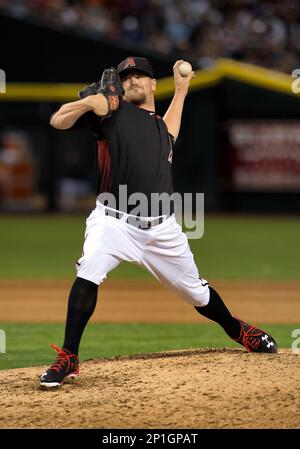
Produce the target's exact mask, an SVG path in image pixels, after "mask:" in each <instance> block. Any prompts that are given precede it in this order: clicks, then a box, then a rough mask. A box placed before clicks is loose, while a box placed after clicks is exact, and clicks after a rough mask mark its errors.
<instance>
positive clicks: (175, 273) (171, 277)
mask: <svg viewBox="0 0 300 449" xmlns="http://www.w3.org/2000/svg"><path fill="white" fill-rule="evenodd" d="M148 232H150V238H149V239H148V243H147V245H146V248H145V251H144V253H143V259H142V264H143V265H144V267H145V268H146V269H147V270H148V271H149V272H150V273H152V274H153V276H155V278H156V279H158V280H159V281H160V282H161V283H162V284H163V285H165V286H166V287H167V288H169V289H171V290H172V291H174V292H175V293H176V294H177V295H178V296H179V297H180V298H182V299H184V300H185V301H187V302H188V303H190V304H192V305H193V306H205V305H207V304H208V302H209V288H208V286H209V284H208V282H207V281H206V280H205V279H201V278H200V277H199V272H198V268H197V266H196V264H195V261H194V256H193V254H192V252H191V249H190V246H189V243H188V240H187V237H186V235H185V234H184V233H183V232H182V229H181V227H180V226H179V225H178V224H177V222H176V220H175V217H174V216H172V217H170V218H169V219H168V220H166V221H165V222H163V223H162V224H161V225H158V226H155V227H154V228H153V229H151V230H150V231H148Z"/></svg>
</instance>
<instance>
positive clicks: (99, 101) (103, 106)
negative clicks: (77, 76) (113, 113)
mask: <svg viewBox="0 0 300 449" xmlns="http://www.w3.org/2000/svg"><path fill="white" fill-rule="evenodd" d="M82 101H84V102H85V103H86V104H87V105H88V106H89V109H90V110H91V111H93V112H94V114H96V115H99V116H105V115H107V113H108V104H107V100H106V98H105V97H104V95H103V94H101V93H99V94H96V95H89V96H88V97H86V98H84V100H82Z"/></svg>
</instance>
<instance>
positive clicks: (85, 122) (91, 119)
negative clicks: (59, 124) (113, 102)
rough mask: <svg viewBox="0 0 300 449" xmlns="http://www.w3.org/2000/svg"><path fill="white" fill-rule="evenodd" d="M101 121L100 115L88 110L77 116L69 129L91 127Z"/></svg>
mask: <svg viewBox="0 0 300 449" xmlns="http://www.w3.org/2000/svg"><path fill="white" fill-rule="evenodd" d="M100 123H101V117H98V116H97V115H96V114H94V113H93V112H92V111H88V112H86V113H85V114H83V115H82V116H81V117H79V119H78V120H76V122H75V123H74V125H73V126H72V127H71V128H70V129H92V130H94V129H95V128H96V127H97V125H98V126H99V124H100Z"/></svg>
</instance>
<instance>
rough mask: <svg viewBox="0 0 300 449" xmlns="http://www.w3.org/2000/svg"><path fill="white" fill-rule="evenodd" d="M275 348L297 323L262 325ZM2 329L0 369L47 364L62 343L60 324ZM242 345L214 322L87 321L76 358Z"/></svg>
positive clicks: (2, 326)
mask: <svg viewBox="0 0 300 449" xmlns="http://www.w3.org/2000/svg"><path fill="white" fill-rule="evenodd" d="M261 327H262V328H263V329H265V330H267V331H269V332H271V333H272V335H273V336H274V338H275V339H276V340H277V343H278V345H279V347H282V348H288V347H291V343H292V341H293V340H292V338H291V333H292V330H293V329H295V328H300V323H299V324H298V325H293V324H289V325H283V324H281V325H279V324H262V325H261ZM0 329H3V330H4V331H5V333H6V353H4V354H3V353H0V369H8V368H20V367H26V366H35V365H48V364H49V363H51V362H52V361H53V360H54V351H53V350H52V349H51V348H50V347H49V343H50V342H51V343H55V344H56V345H58V346H60V345H61V344H62V340H63V335H64V325H63V324H55V323H50V324H49V323H44V324H35V323H26V324H24V323H16V324H13V323H0ZM229 346H231V347H240V346H239V345H237V344H236V343H235V342H234V341H232V340H231V339H229V338H228V337H227V335H226V334H225V333H224V332H223V330H222V329H221V328H220V327H219V326H218V325H216V324H213V323H212V324H211V323H204V324H203V323H201V324H194V323H193V324H161V323H160V324H154V323H152V324H150V323H147V324H143V323H130V324H128V323H126V324H125V323H122V324H109V323H102V324H99V323H90V324H89V325H88V327H87V329H86V330H85V333H84V336H83V339H82V343H81V351H80V358H81V360H86V359H101V358H107V357H112V356H117V355H129V354H139V353H146V352H156V351H165V350H174V349H187V348H201V347H210V348H213V347H214V348H220V347H229Z"/></svg>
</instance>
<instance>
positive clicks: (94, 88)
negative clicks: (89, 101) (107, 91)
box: [78, 81, 100, 99]
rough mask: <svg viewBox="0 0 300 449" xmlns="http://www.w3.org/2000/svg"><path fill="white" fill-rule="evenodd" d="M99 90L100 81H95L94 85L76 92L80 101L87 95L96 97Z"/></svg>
mask: <svg viewBox="0 0 300 449" xmlns="http://www.w3.org/2000/svg"><path fill="white" fill-rule="evenodd" d="M99 88H100V81H96V82H95V83H92V84H89V85H88V86H85V87H84V88H83V89H82V90H80V91H79V92H78V97H79V98H80V99H82V98H86V97H88V96H89V95H96V94H97V93H98V90H99Z"/></svg>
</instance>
